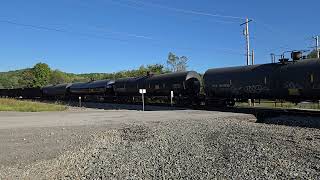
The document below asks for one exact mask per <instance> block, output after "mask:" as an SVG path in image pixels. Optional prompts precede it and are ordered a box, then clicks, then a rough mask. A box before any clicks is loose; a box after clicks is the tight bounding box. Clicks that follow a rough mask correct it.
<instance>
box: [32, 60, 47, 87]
mask: <svg viewBox="0 0 320 180" xmlns="http://www.w3.org/2000/svg"><path fill="white" fill-rule="evenodd" d="M32 72H33V74H34V83H33V87H43V86H46V85H48V84H49V78H50V74H51V69H50V67H49V66H48V64H45V63H38V64H36V65H35V66H34V67H33V68H32Z"/></svg>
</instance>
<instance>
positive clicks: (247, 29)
mask: <svg viewBox="0 0 320 180" xmlns="http://www.w3.org/2000/svg"><path fill="white" fill-rule="evenodd" d="M251 21H252V20H249V18H246V22H245V23H243V24H241V25H240V26H243V25H246V28H245V30H244V35H245V37H246V45H247V47H246V48H247V66H249V65H250V34H249V22H251Z"/></svg>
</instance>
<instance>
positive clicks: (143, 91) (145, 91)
mask: <svg viewBox="0 0 320 180" xmlns="http://www.w3.org/2000/svg"><path fill="white" fill-rule="evenodd" d="M139 93H140V94H141V96H142V111H144V94H146V93H147V90H146V89H139Z"/></svg>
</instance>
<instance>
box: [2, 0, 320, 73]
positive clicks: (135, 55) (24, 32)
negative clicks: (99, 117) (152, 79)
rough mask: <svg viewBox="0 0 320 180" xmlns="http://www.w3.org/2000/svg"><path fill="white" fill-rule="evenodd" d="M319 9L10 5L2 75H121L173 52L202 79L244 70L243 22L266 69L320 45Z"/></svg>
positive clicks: (141, 0)
mask: <svg viewBox="0 0 320 180" xmlns="http://www.w3.org/2000/svg"><path fill="white" fill-rule="evenodd" d="M319 7H320V1H319V0H304V1H294V0H263V1H262V0H251V1H249V0H247V1H246V0H242V1H236V0H223V1H220V0H219V1H218V0H216V1H213V0H27V1H26V0H25V1H22V0H3V1H1V6H0V71H8V70H14V69H20V68H26V67H31V66H33V65H34V64H35V63H37V62H39V61H41V62H45V63H48V64H49V65H50V66H51V67H52V68H54V69H59V70H62V71H67V72H73V73H85V72H115V71H119V70H126V69H133V68H137V67H139V66H140V65H142V64H145V65H146V64H154V63H161V64H165V62H166V58H167V55H168V53H169V52H170V51H172V52H174V53H175V54H177V55H180V56H182V55H184V56H187V57H188V58H189V63H188V65H189V69H190V70H196V71H198V72H204V71H205V70H206V69H209V68H215V67H224V66H235V65H245V62H246V61H245V56H244V54H245V39H244V36H243V28H242V27H240V23H242V22H243V20H241V19H239V18H237V17H243V18H245V17H247V16H248V17H249V18H252V19H253V20H254V22H252V23H251V24H250V32H251V44H252V48H254V49H255V51H256V63H267V62H270V53H271V52H274V53H277V54H280V52H282V51H285V50H290V49H308V48H310V47H312V46H314V40H313V39H312V36H314V35H318V34H319V35H320V23H319V21H320V18H319ZM216 15H219V16H216ZM220 15H221V16H222V17H221V16H220ZM224 16H228V17H224ZM230 16H231V17H230Z"/></svg>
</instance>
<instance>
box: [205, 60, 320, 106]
mask: <svg viewBox="0 0 320 180" xmlns="http://www.w3.org/2000/svg"><path fill="white" fill-rule="evenodd" d="M319 68H320V60H319V59H308V60H307V59H304V60H294V61H283V62H279V63H271V64H261V65H253V66H239V67H229V68H218V69H209V70H208V71H206V73H205V74H204V86H205V93H206V103H207V104H209V105H210V104H221V103H223V104H227V105H234V102H235V101H236V100H244V99H283V100H289V101H294V102H295V101H301V100H317V99H319V98H320V91H319V90H320V84H319V83H320V81H319V75H320V73H319V71H320V69H319Z"/></svg>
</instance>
